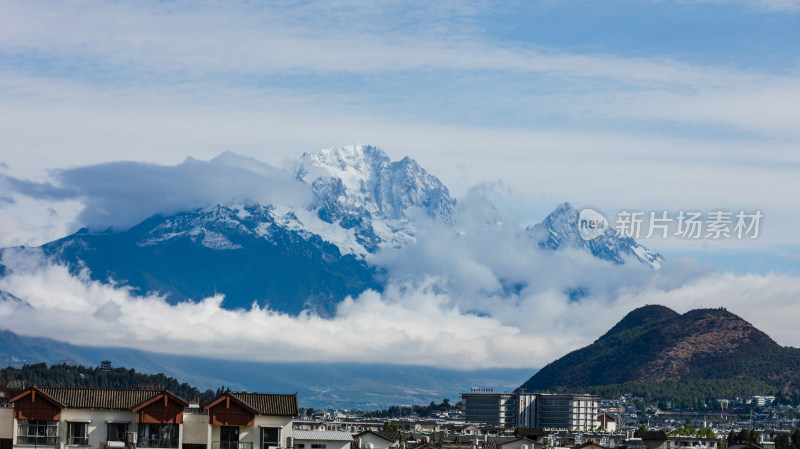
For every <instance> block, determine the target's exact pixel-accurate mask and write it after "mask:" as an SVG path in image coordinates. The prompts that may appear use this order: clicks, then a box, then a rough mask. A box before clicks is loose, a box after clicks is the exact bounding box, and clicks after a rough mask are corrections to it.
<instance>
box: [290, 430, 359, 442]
mask: <svg viewBox="0 0 800 449" xmlns="http://www.w3.org/2000/svg"><path fill="white" fill-rule="evenodd" d="M292 436H293V437H294V439H295V440H311V441H315V440H316V441H353V435H351V434H350V432H338V431H334V430H293V431H292Z"/></svg>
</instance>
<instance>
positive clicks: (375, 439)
mask: <svg viewBox="0 0 800 449" xmlns="http://www.w3.org/2000/svg"><path fill="white" fill-rule="evenodd" d="M369 443H372V447H373V448H374V449H389V448H390V447H397V445H392V443H390V442H388V441H386V440H384V439H383V438H381V437H379V436H377V435H373V434H371V433H368V434H366V435H362V436H360V437H358V445H359V447H361V449H366V448H367V447H368V446H367V445H368V444H369ZM306 449H309V448H306Z"/></svg>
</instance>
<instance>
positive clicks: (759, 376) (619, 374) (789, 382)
mask: <svg viewBox="0 0 800 449" xmlns="http://www.w3.org/2000/svg"><path fill="white" fill-rule="evenodd" d="M798 387H800V349H796V348H789V347H782V346H780V345H778V344H777V343H775V341H773V340H772V339H771V338H770V337H769V336H767V334H765V333H764V332H762V331H760V330H758V329H756V328H755V327H754V326H752V325H751V324H750V323H748V322H747V321H745V320H743V319H742V318H740V317H738V316H736V315H734V314H733V313H731V312H728V311H727V310H725V309H697V310H691V311H689V312H686V313H685V314H682V315H681V314H679V313H677V312H675V311H673V310H670V309H668V308H667V307H664V306H645V307H641V308H638V309H636V310H633V311H632V312H630V313H629V314H628V315H626V316H625V318H623V319H622V320H621V321H620V322H619V323H617V324H616V325H615V326H614V327H613V328H612V329H611V330H609V331H608V332H607V333H606V334H605V335H603V336H602V337H600V338H599V339H597V340H596V341H595V342H594V343H592V344H591V345H589V346H586V347H584V348H581V349H578V350H576V351H573V352H571V353H569V354H567V355H565V356H564V357H562V358H560V359H558V360H556V361H555V362H552V363H550V364H549V365H547V366H546V367H544V368H542V369H541V370H540V371H539V372H538V373H536V374H535V375H534V376H533V377H531V378H530V379H529V380H528V381H527V382H525V383H524V384H523V385H522V386H521V387H520V389H524V390H525V391H575V392H578V391H586V392H595V393H600V394H615V393H617V392H623V393H624V392H633V391H634V390H641V391H642V392H646V393H647V395H648V396H651V397H652V398H653V399H661V397H655V396H663V398H664V399H677V398H679V397H680V398H715V397H728V396H730V395H738V394H764V393H777V392H782V391H785V392H789V393H794V392H797V391H798ZM624 390H627V391H624Z"/></svg>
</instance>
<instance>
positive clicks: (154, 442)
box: [137, 423, 178, 448]
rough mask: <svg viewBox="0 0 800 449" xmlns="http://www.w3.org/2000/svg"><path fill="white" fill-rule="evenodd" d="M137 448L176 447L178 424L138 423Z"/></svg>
mask: <svg viewBox="0 0 800 449" xmlns="http://www.w3.org/2000/svg"><path fill="white" fill-rule="evenodd" d="M137 446H139V447H153V448H172V447H178V424H145V423H139V439H138V443H137Z"/></svg>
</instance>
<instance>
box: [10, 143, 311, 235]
mask: <svg viewBox="0 0 800 449" xmlns="http://www.w3.org/2000/svg"><path fill="white" fill-rule="evenodd" d="M54 177H55V179H56V184H55V185H54V184H51V183H48V182H44V183H38V182H32V181H27V180H20V179H17V178H13V177H2V176H0V183H4V184H6V185H7V188H8V190H11V191H13V192H17V193H19V194H20V195H25V196H28V197H31V198H34V199H42V200H55V201H60V200H78V201H81V202H82V204H83V208H82V210H81V212H80V213H79V214H78V216H77V218H76V220H77V222H78V223H79V224H80V225H81V226H87V227H90V228H92V229H95V230H104V229H106V228H109V227H110V228H114V229H115V230H126V229H128V228H130V227H131V226H133V225H135V224H137V223H139V222H140V221H142V220H144V219H145V218H148V217H151V216H153V215H156V214H164V215H171V214H174V213H176V212H180V211H186V210H192V209H196V208H203V207H209V206H213V205H216V204H234V203H242V202H249V201H255V202H259V203H262V204H269V205H276V206H293V207H295V208H303V207H305V206H307V205H308V204H310V203H311V201H312V199H313V198H312V194H311V189H310V187H309V186H308V185H307V184H304V183H302V182H300V181H297V180H296V179H294V178H293V177H292V175H291V174H290V173H288V172H286V171H283V170H279V169H277V168H275V167H272V166H270V165H267V164H264V163H261V162H259V161H257V160H255V159H252V158H247V157H243V156H240V155H237V154H233V153H224V154H222V155H220V156H217V157H216V158H214V159H212V160H210V161H198V160H195V159H192V158H188V159H186V160H185V161H184V162H182V163H180V164H178V165H175V166H162V165H155V164H147V163H139V162H112V163H105V164H98V165H91V166H85V167H77V168H72V169H65V170H58V171H56V172H55V173H54Z"/></svg>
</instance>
